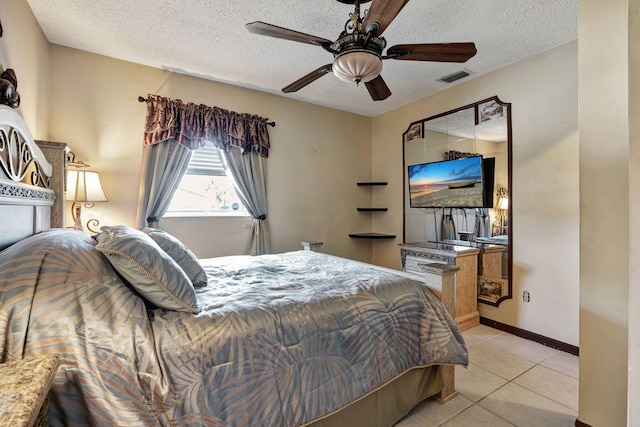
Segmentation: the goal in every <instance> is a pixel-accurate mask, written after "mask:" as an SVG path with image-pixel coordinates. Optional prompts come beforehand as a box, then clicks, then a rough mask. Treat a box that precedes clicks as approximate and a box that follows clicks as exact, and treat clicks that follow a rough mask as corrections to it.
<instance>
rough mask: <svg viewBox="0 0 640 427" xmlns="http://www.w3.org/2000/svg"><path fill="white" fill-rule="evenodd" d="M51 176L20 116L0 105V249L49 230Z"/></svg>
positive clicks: (50, 168) (51, 200) (47, 163)
mask: <svg viewBox="0 0 640 427" xmlns="http://www.w3.org/2000/svg"><path fill="white" fill-rule="evenodd" d="M52 173H53V167H52V165H51V164H50V163H49V162H48V161H47V160H46V158H45V156H44V154H43V153H42V150H40V147H38V146H37V145H36V144H35V142H34V141H33V137H32V136H31V132H30V131H29V128H28V127H27V125H26V123H25V122H24V120H23V119H22V117H21V116H20V114H18V112H17V111H16V110H13V109H11V108H9V107H7V106H4V105H0V218H2V220H1V221H0V249H4V248H5V247H7V246H9V245H11V244H12V243H14V242H17V241H18V240H21V239H23V238H25V237H28V236H30V235H32V234H35V233H39V232H40V231H43V230H46V229H48V228H49V227H50V210H51V206H52V205H53V203H54V202H55V199H56V193H55V191H54V190H53V189H51V188H49V186H50V184H49V183H50V180H51V175H52Z"/></svg>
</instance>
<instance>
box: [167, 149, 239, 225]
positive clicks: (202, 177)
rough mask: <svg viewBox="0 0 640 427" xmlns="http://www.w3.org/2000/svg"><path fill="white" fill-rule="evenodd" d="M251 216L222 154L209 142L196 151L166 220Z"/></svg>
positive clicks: (170, 205)
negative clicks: (196, 217) (239, 195)
mask: <svg viewBox="0 0 640 427" xmlns="http://www.w3.org/2000/svg"><path fill="white" fill-rule="evenodd" d="M200 215H202V216H205V215H226V216H231V215H234V216H235V215H248V212H247V210H246V208H245V207H244V205H243V204H242V202H241V201H240V198H239V197H238V194H237V193H236V190H235V188H234V187H233V181H232V178H231V177H230V176H227V173H226V168H225V165H224V159H223V157H222V155H221V154H220V151H219V150H218V149H217V148H215V147H214V146H213V144H211V143H210V142H207V143H206V144H205V145H204V147H202V148H200V149H198V150H195V151H194V152H193V156H192V157H191V162H189V168H188V169H187V171H186V172H185V174H184V176H183V177H182V181H181V182H180V186H179V187H178V189H177V190H176V193H175V194H174V196H173V199H172V200H171V203H170V204H169V209H168V210H167V213H166V214H165V216H200Z"/></svg>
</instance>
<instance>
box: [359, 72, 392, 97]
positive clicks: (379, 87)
mask: <svg viewBox="0 0 640 427" xmlns="http://www.w3.org/2000/svg"><path fill="white" fill-rule="evenodd" d="M365 86H367V90H368V91H369V95H371V99H373V100H374V101H382V100H384V99H387V98H388V97H390V96H391V91H390V90H389V86H387V84H386V83H385V82H384V80H383V79H382V76H378V77H376V78H375V79H373V80H371V81H368V82H366V83H365Z"/></svg>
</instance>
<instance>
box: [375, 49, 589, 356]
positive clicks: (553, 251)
mask: <svg viewBox="0 0 640 427" xmlns="http://www.w3.org/2000/svg"><path fill="white" fill-rule="evenodd" d="M577 53H578V46H577V42H570V43H567V44H565V45H562V46H559V47H557V48H555V49H552V50H550V51H547V52H544V53H542V54H539V55H537V56H535V57H532V58H529V59H526V60H524V61H521V62H518V63H516V64H513V65H511V66H508V67H505V68H503V69H501V70H498V71H496V72H493V73H491V74H489V75H486V76H481V77H478V78H475V79H473V80H470V81H469V82H466V83H463V84H460V85H457V86H454V87H451V88H449V89H447V90H444V91H442V92H439V93H437V94H435V95H433V96H430V97H427V98H424V99H421V100H419V101H417V102H414V103H412V104H409V105H406V106H404V107H401V108H398V109H396V110H394V111H391V112H389V113H386V114H383V115H380V116H378V117H375V118H374V120H373V131H372V146H373V175H374V176H376V177H377V178H380V179H388V180H389V188H388V189H387V191H386V192H384V193H380V194H376V195H375V199H374V204H375V205H389V206H402V192H403V170H402V134H403V132H405V131H406V130H407V128H408V126H409V124H410V123H411V122H413V121H416V120H419V119H422V118H425V117H430V116H433V115H436V114H439V113H442V112H445V111H448V110H452V109H455V108H458V107H461V106H464V105H467V104H470V103H473V102H476V101H480V100H482V99H486V98H489V97H491V96H494V95H497V96H498V97H499V98H500V99H501V100H502V101H504V102H510V103H512V116H513V117H512V128H513V146H512V150H513V151H512V155H513V182H512V186H513V190H512V191H513V193H512V195H513V197H512V200H511V201H510V203H512V207H513V223H512V227H513V273H514V278H513V296H514V298H513V299H511V300H507V301H505V302H503V303H502V304H501V305H500V307H499V308H497V309H496V308H494V307H491V306H487V305H484V304H480V305H479V306H480V314H481V315H482V316H483V317H486V318H489V319H493V320H496V321H498V322H502V323H506V324H508V325H512V326H515V327H518V328H521V329H525V330H527V331H531V332H534V333H537V334H541V335H543V336H546V337H550V338H553V339H556V340H559V341H562V342H565V343H568V344H571V345H576V346H577V345H578V307H579V255H580V251H579V223H580V213H579V188H578V176H579V175H578V94H577V91H578V86H577V82H578V69H577V61H578V60H577ZM373 228H374V229H379V230H384V231H388V232H392V231H395V233H396V234H397V235H398V236H399V237H398V239H396V240H395V241H390V242H378V243H376V244H374V246H373V262H374V263H376V264H381V265H384V266H388V267H393V268H399V266H400V253H399V250H398V248H397V243H400V242H401V236H402V209H393V210H392V209H390V210H389V212H388V214H387V215H385V216H376V217H375V218H374V223H373ZM525 290H527V291H529V293H530V294H531V302H529V303H524V302H523V301H522V293H523V291H525Z"/></svg>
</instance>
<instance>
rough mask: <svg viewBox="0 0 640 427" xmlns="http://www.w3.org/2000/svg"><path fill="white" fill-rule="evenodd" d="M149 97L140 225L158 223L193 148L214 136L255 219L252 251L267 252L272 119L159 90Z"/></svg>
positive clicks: (213, 139)
mask: <svg viewBox="0 0 640 427" xmlns="http://www.w3.org/2000/svg"><path fill="white" fill-rule="evenodd" d="M146 102H147V117H146V121H145V131H144V145H145V148H144V149H143V165H142V181H141V185H140V194H139V203H138V206H139V212H138V226H140V227H142V226H145V225H148V226H153V225H152V224H155V225H156V226H157V221H158V220H159V218H161V217H162V215H164V213H165V212H166V210H167V208H168V205H169V202H170V201H171V199H172V198H173V194H174V193H175V191H176V189H177V188H178V186H179V184H180V180H181V179H182V176H183V175H184V173H185V171H186V169H187V166H188V165H189V160H190V159H191V153H190V150H196V149H198V148H200V147H202V146H203V145H204V144H205V142H206V141H211V142H212V143H213V145H214V146H216V147H217V148H220V149H222V151H223V152H224V153H225V157H226V158H227V161H228V165H229V168H230V170H231V173H232V176H233V179H234V181H235V182H236V189H237V190H238V193H239V195H240V198H241V200H242V201H243V203H245V206H246V207H247V210H248V211H249V212H250V214H251V215H252V217H253V218H254V229H253V233H252V238H251V242H250V245H251V247H252V252H254V253H255V254H261V253H265V251H266V250H267V248H266V234H267V226H266V223H265V220H266V218H267V209H266V205H267V203H266V190H265V183H264V180H265V178H264V167H263V158H265V157H268V156H269V149H270V141H269V132H268V130H267V125H268V119H266V118H263V117H260V116H256V115H251V114H245V113H236V112H233V111H228V110H225V109H222V108H218V107H209V106H206V105H203V104H194V103H191V102H190V103H187V104H185V103H183V102H182V101H181V100H179V99H169V98H164V97H161V96H157V95H148V98H147V99H146ZM156 146H158V147H159V148H155V147H156ZM165 146H166V147H165Z"/></svg>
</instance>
